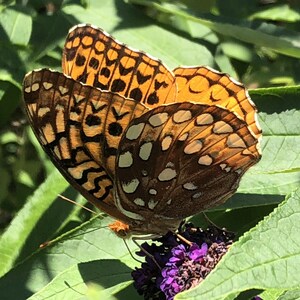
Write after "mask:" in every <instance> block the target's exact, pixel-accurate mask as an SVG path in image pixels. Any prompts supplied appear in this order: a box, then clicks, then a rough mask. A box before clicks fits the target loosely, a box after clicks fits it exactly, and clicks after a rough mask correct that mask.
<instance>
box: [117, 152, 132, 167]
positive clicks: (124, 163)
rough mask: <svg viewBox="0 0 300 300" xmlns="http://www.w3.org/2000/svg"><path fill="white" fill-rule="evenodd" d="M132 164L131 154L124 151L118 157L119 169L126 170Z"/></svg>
mask: <svg viewBox="0 0 300 300" xmlns="http://www.w3.org/2000/svg"><path fill="white" fill-rule="evenodd" d="M132 164H133V158H132V153H131V152H129V151H126V152H125V153H122V154H121V155H120V156H119V162H118V166H119V167H120V168H128V167H130V166H131V165H132Z"/></svg>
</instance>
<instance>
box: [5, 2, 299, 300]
mask: <svg viewBox="0 0 300 300" xmlns="http://www.w3.org/2000/svg"><path fill="white" fill-rule="evenodd" d="M202 2H205V3H202ZM258 2H259V1H245V2H243V4H241V3H242V2H241V1H238V0H231V1H222V0H214V1H212V0H211V1H191V0H181V1H180V0H179V1H176V2H175V1H163V0H161V1H149V0H147V1H146V0H134V1H133V0H132V1H129V0H128V1H120V0H114V1H111V0H102V1H97V0H89V1H83V0H82V1H79V0H68V1H67V0H65V1H63V0H60V1H59V0H56V1H46V0H45V1H34V0H31V1H30V0H29V1H2V2H1V4H0V116H1V118H0V128H1V131H0V178H1V184H0V225H1V226H2V228H5V231H4V230H3V229H2V231H3V233H2V236H1V237H0V274H1V276H2V277H1V278H0V290H1V299H26V298H29V297H31V299H45V298H47V299H48V298H49V299H55V298H58V299H68V298H71V297H72V299H79V298H80V299H83V298H85V299H86V298H89V299H140V298H139V296H138V295H137V293H136V292H135V291H134V289H133V286H132V284H131V276H130V272H131V270H132V268H134V267H135V266H136V265H138V263H137V262H135V261H134V260H133V259H132V258H131V256H130V255H129V253H128V250H127V248H126V247H125V245H124V242H123V240H122V239H120V238H118V237H116V236H115V235H114V234H113V233H112V232H111V231H110V230H108V229H107V224H108V223H109V222H111V219H110V218H108V217H106V216H101V218H99V217H98V218H94V219H91V220H89V218H90V216H89V215H87V214H86V213H83V212H82V211H81V209H79V208H78V207H73V206H72V205H70V204H69V203H65V202H63V201H61V199H57V198H58V194H60V193H64V194H65V195H67V196H68V197H69V198H71V199H75V198H76V197H77V193H76V192H75V191H74V190H73V189H72V188H71V187H69V188H68V184H67V183H66V181H65V180H64V179H63V178H62V177H61V175H60V174H58V172H57V171H56V170H55V169H54V167H53V166H52V164H51V163H50V162H49V160H48V158H47V157H46V156H45V154H44V152H43V151H42V149H41V147H40V146H39V144H38V143H37V141H36V139H35V137H34V136H33V134H32V132H31V130H30V129H29V128H28V125H27V121H26V116H25V115H24V113H23V104H22V101H21V87H22V79H23V77H24V75H25V74H26V72H28V71H30V70H32V69H34V68H40V67H51V68H52V69H56V70H60V69H61V52H62V48H63V44H64V39H65V37H66V35H67V32H68V30H69V29H70V28H71V27H72V26H73V25H76V24H78V23H91V24H94V25H97V26H99V27H101V28H103V29H104V30H105V31H107V32H109V33H110V34H111V35H113V36H114V37H116V38H117V39H118V40H120V41H122V42H124V43H126V44H128V45H129V46H131V47H133V48H138V49H142V50H144V51H145V52H147V53H150V54H151V55H152V56H156V57H158V58H160V59H161V60H162V61H163V62H164V63H165V64H166V65H168V66H169V67H170V68H173V67H176V66H178V65H209V66H211V67H213V68H215V69H219V70H221V71H223V72H228V73H229V74H230V75H231V76H232V77H234V78H236V79H238V80H240V81H242V82H243V83H244V84H245V85H246V86H247V87H248V88H250V91H249V93H250V95H251V97H252V99H253V101H254V102H255V103H256V105H257V107H258V110H259V121H260V124H261V127H262V129H263V141H262V150H263V157H262V160H261V162H260V163H259V164H257V165H256V166H255V167H253V168H252V169H251V170H250V171H249V172H247V174H246V176H245V177H244V178H243V180H242V182H241V185H240V187H239V190H238V193H237V194H236V195H234V196H233V197H232V199H230V200H229V201H228V202H227V203H226V204H225V205H223V206H221V207H217V208H215V209H214V210H212V211H211V212H209V217H210V218H211V219H212V220H213V221H214V222H216V223H217V224H219V225H221V226H226V227H227V228H229V229H230V230H233V231H235V232H237V233H238V235H239V236H240V238H239V240H238V241H237V242H236V243H235V244H234V245H233V246H232V248H231V249H230V251H229V252H228V254H227V255H226V256H225V257H224V258H223V259H222V261H221V262H220V263H219V264H218V266H217V268H216V269H215V270H214V271H213V272H212V273H211V274H210V275H209V276H208V277H207V278H206V279H205V280H204V281H203V282H202V283H201V285H200V286H199V287H197V288H196V289H194V290H191V291H188V292H186V293H183V294H181V295H178V297H177V299H235V298H237V297H238V295H240V296H239V299H248V298H249V297H248V298H247V296H246V293H245V291H248V292H249V294H251V293H250V292H252V294H253V293H254V292H256V293H259V292H257V290H259V291H264V292H262V294H261V295H262V297H263V299H281V300H286V299H298V298H299V285H300V280H299V276H298V269H299V268H298V265H299V261H298V260H299V255H300V240H299V235H298V232H299V230H300V218H299V215H298V214H299V213H300V207H299V203H300V190H299V182H300V151H299V149H300V148H299V145H300V123H299V120H300V102H299V96H300V86H299V85H298V84H299V81H300V72H299V70H300V68H299V66H300V63H299V57H300V43H299V40H300V34H299V29H300V25H299V19H300V17H299V11H300V7H299V6H297V4H296V3H297V1H295V2H291V3H294V6H293V5H291V4H286V3H284V1H278V3H274V4H268V5H262V4H261V5H258ZM262 2H263V1H262ZM24 3H26V4H24ZM66 189H67V190H66ZM65 190H66V191H65ZM284 199H285V200H284ZM283 200H284V201H283ZM78 201H79V202H80V203H85V200H84V199H82V197H79V199H78ZM282 201H283V202H282ZM280 202H282V203H280ZM279 203H280V204H279ZM278 204H279V206H278ZM12 218H13V220H12V221H11V222H10V224H8V223H9V221H10V219H12ZM194 221H195V223H196V222H199V218H198V217H195V218H194ZM250 228H251V229H250ZM248 230H249V231H248ZM50 240H51V241H52V242H50V243H49V244H46V246H45V247H44V248H39V245H40V244H42V243H44V242H46V241H50ZM129 247H130V249H131V251H132V252H134V251H135V250H136V248H137V247H136V246H135V245H134V244H133V243H131V242H129ZM243 292H244V293H243ZM101 297H102V298H101ZM243 297H244V298H243Z"/></svg>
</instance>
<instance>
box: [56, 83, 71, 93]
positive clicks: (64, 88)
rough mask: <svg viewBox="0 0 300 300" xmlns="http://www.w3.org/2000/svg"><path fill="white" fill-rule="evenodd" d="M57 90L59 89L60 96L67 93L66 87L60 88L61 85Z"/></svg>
mask: <svg viewBox="0 0 300 300" xmlns="http://www.w3.org/2000/svg"><path fill="white" fill-rule="evenodd" d="M58 89H59V91H60V92H61V94H62V95H64V94H66V93H68V92H69V89H68V88H66V87H64V86H62V85H60V86H59V87H58Z"/></svg>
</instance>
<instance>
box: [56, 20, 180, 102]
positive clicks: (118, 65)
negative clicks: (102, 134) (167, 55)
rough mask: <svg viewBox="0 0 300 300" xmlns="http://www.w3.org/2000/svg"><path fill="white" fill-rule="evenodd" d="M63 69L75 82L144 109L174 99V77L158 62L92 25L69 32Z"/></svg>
mask: <svg viewBox="0 0 300 300" xmlns="http://www.w3.org/2000/svg"><path fill="white" fill-rule="evenodd" d="M62 68H63V72H64V73H65V74H66V75H69V76H71V77H72V78H74V79H76V80H79V81H81V82H83V83H86V84H88V85H91V86H95V87H99V88H101V89H102V90H107V91H112V92H117V93H119V94H120V95H123V96H125V97H128V98H131V99H134V100H136V101H139V102H142V103H144V104H145V105H146V106H147V107H154V106H158V105H161V104H164V103H168V102H174V99H175V94H176V86H175V78H174V75H173V73H172V72H171V71H169V70H168V69H167V67H165V66H164V64H163V63H162V62H161V61H160V60H158V59H155V58H152V57H150V56H149V55H147V54H146V53H144V52H142V51H138V50H134V49H131V48H129V47H127V46H126V45H124V44H122V43H120V42H118V41H117V40H115V39H114V38H112V37H111V36H110V35H109V34H108V33H106V32H104V31H103V30H101V29H99V28H97V27H95V26H92V25H86V24H81V25H77V26H75V27H73V28H72V29H71V30H70V31H69V34H68V36H67V39H66V43H65V46H64V51H63V58H62Z"/></svg>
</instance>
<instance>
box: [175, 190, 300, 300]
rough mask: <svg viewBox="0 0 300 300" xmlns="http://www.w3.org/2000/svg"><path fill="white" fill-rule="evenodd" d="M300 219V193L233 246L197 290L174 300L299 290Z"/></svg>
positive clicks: (286, 201)
mask: <svg viewBox="0 0 300 300" xmlns="http://www.w3.org/2000/svg"><path fill="white" fill-rule="evenodd" d="M299 215H300V189H298V190H297V191H296V192H294V193H292V194H291V195H290V196H288V197H287V199H286V200H285V201H284V202H283V203H282V204H281V205H280V206H279V207H278V208H276V209H275V210H274V212H273V213H272V214H270V215H269V216H268V217H266V218H265V219H264V220H263V221H261V222H260V223H259V224H258V225H257V226H256V227H255V228H252V229H251V230H250V231H249V232H247V233H245V234H244V236H242V237H241V238H240V239H239V241H238V242H236V243H234V244H233V246H232V247H231V248H230V249H229V251H228V253H227V254H226V255H225V256H224V257H223V258H222V260H221V261H220V263H219V264H218V266H217V268H216V269H215V270H214V271H213V272H211V273H210V274H209V276H208V277H207V278H206V280H204V281H203V282H202V283H201V284H200V285H199V286H198V287H197V288H195V289H193V290H190V291H187V292H184V293H182V294H180V295H178V296H177V297H175V299H178V300H179V299H189V300H190V299H211V300H216V299H225V298H226V297H230V296H231V295H236V293H240V292H242V291H245V290H249V289H251V288H255V289H296V288H297V287H298V286H299V276H298V272H299V270H298V269H299V268H298V266H299V264H300V236H299V234H298V233H299V230H300V221H299ZM226 299H227V298H226Z"/></svg>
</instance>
